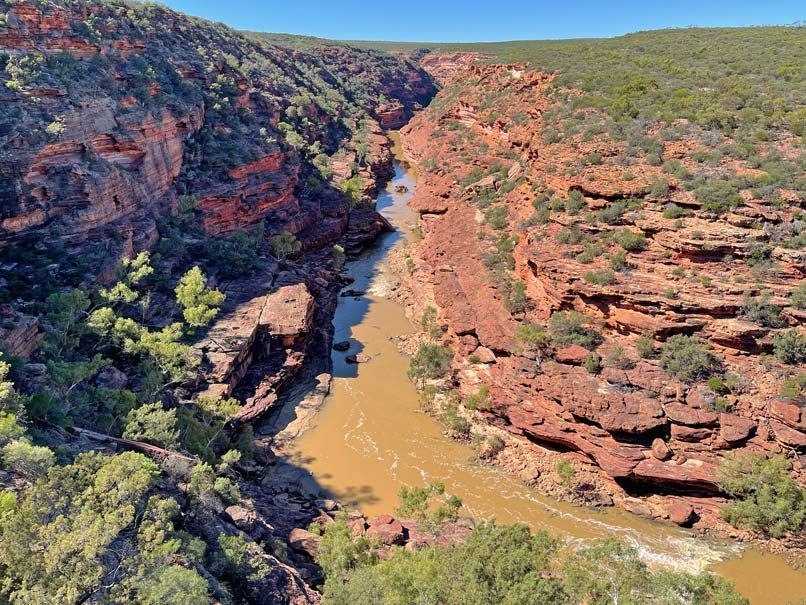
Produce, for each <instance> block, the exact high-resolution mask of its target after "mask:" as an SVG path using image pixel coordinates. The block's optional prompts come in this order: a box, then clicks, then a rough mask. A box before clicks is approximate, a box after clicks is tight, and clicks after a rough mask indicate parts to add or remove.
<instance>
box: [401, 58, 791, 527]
mask: <svg viewBox="0 0 806 605" xmlns="http://www.w3.org/2000/svg"><path fill="white" fill-rule="evenodd" d="M471 59H473V58H472V57H467V58H465V59H462V60H459V58H458V57H456V56H452V55H449V56H447V57H444V58H442V59H439V58H429V57H426V59H425V60H424V63H423V64H424V65H427V66H429V65H432V64H433V65H434V66H435V67H436V66H439V64H440V62H441V61H444V62H445V64H446V65H451V66H453V67H452V68H451V70H452V71H455V70H461V73H462V75H461V77H456V76H455V75H451V76H450V78H451V82H450V83H449V84H448V85H447V89H446V91H445V92H444V93H442V94H441V96H439V97H438V99H437V101H436V102H435V103H434V104H433V105H432V106H431V107H430V108H429V109H428V110H426V111H425V112H423V113H422V114H421V115H419V116H417V117H416V118H415V119H414V120H413V121H412V122H411V123H410V125H409V126H407V127H406V128H405V129H404V130H403V144H404V148H405V150H406V152H407V154H408V155H409V156H410V157H412V159H414V160H416V161H418V162H419V165H420V181H419V184H418V188H417V192H416V193H415V195H414V198H413V199H412V201H411V207H412V208H413V209H414V210H415V211H416V212H417V213H418V214H419V216H420V220H419V224H420V228H421V230H422V233H423V236H424V238H423V240H422V241H421V242H420V243H419V244H418V245H417V246H416V248H415V249H413V250H411V251H409V253H410V254H411V257H412V258H413V259H414V260H415V261H416V262H415V266H416V268H415V270H414V272H413V274H412V276H411V277H410V278H409V279H410V280H412V283H411V286H410V288H409V291H408V298H407V302H408V304H409V309H410V311H411V314H412V317H413V318H414V319H415V320H417V321H419V317H420V316H421V314H422V312H423V310H424V309H425V307H426V306H429V305H431V306H434V307H436V308H437V310H438V318H439V319H438V321H439V324H440V325H441V327H442V328H443V330H444V331H445V334H444V342H445V343H446V344H449V345H450V346H451V347H452V348H453V350H454V352H455V353H456V357H454V360H453V369H454V371H453V379H454V381H455V382H456V384H457V386H458V387H459V389H460V390H461V392H462V393H465V394H467V393H474V392H476V391H478V389H479V387H480V385H485V386H487V387H488V389H489V394H490V400H491V402H492V409H491V410H490V412H489V413H488V414H486V416H487V418H488V420H489V422H491V423H494V424H496V425H497V426H500V427H504V428H506V429H507V430H509V431H510V432H511V433H513V434H515V435H517V436H519V437H521V438H526V439H528V440H529V441H530V442H532V443H533V444H534V445H535V446H537V447H540V446H544V447H547V448H550V449H557V448H559V449H560V450H566V451H572V452H578V453H580V454H582V455H584V457H586V458H587V459H588V460H589V461H591V462H592V463H593V464H594V465H595V466H596V467H598V468H599V469H600V470H601V472H602V473H604V475H605V476H606V477H608V478H609V479H610V480H611V484H610V487H609V488H607V490H608V491H609V492H610V495H612V496H613V497H614V499H615V500H616V502H618V503H621V504H625V503H628V502H629V501H630V500H629V498H630V497H631V496H633V495H645V494H652V493H654V494H660V495H661V497H662V498H665V500H664V502H665V503H666V504H664V505H663V506H662V507H661V508H660V512H658V509H653V510H655V512H653V513H652V514H653V515H656V516H661V517H664V518H671V519H672V520H673V521H674V522H675V523H678V524H681V525H687V524H691V523H695V522H696V523H700V524H702V525H703V526H709V525H710V526H714V525H717V526H718V525H720V524H721V523H722V522H721V520H720V519H719V518H718V516H717V515H715V514H714V511H715V510H716V508H717V507H716V506H713V505H712V504H709V503H708V502H715V503H719V502H720V501H721V500H720V498H721V494H720V490H719V487H718V485H717V473H716V470H717V468H718V466H719V462H720V460H721V458H722V457H723V456H724V455H725V453H726V452H731V453H737V454H739V455H741V454H749V453H783V454H785V455H788V456H791V457H792V458H793V461H794V469H795V471H794V472H795V473H796V475H797V476H798V477H799V479H800V480H801V481H804V480H806V475H804V454H805V453H806V449H804V443H806V439H804V437H806V424H804V422H803V416H804V414H806V412H803V402H802V401H801V400H800V398H797V397H796V398H794V399H781V398H780V396H779V394H778V390H779V388H780V386H781V378H780V377H781V376H786V375H792V369H791V368H787V367H785V366H783V365H782V364H780V363H779V362H776V361H770V359H771V358H770V357H767V362H766V363H765V364H762V363H759V358H758V355H759V354H761V353H769V352H771V351H772V344H771V343H772V338H773V336H774V335H775V334H776V333H778V332H780V331H782V330H786V329H789V328H791V327H795V326H798V325H799V324H800V323H801V322H802V317H801V314H800V312H798V311H797V310H795V309H792V308H790V307H789V306H788V296H789V293H790V292H791V291H792V289H793V288H794V287H795V286H797V285H798V284H799V283H800V282H801V280H802V278H803V276H804V266H805V265H804V258H803V255H802V253H793V251H791V250H789V249H785V248H784V247H782V246H775V244H774V243H772V242H771V240H770V239H769V235H768V232H769V229H768V228H767V229H764V228H762V227H760V226H759V222H758V221H759V219H761V217H763V220H764V221H766V224H767V225H774V224H778V223H785V222H787V221H791V220H792V216H791V212H792V211H791V209H789V208H788V207H786V206H778V207H771V206H769V205H768V204H765V203H764V202H763V201H762V200H758V199H753V198H752V195H751V194H750V192H748V195H747V196H746V199H745V203H744V205H743V206H742V207H741V208H739V209H736V210H735V211H734V213H732V214H728V215H727V216H726V217H725V218H724V219H716V218H715V217H714V216H713V215H712V214H709V213H707V212H703V211H701V210H698V206H697V204H696V202H695V201H694V200H693V199H692V196H691V194H690V192H688V191H686V190H685V189H684V188H683V187H682V186H678V185H677V183H675V182H674V179H671V180H670V182H669V186H668V193H665V194H663V195H661V196H660V197H658V194H657V193H656V192H654V190H653V191H652V192H650V189H651V186H650V185H651V183H653V181H655V180H656V179H658V178H659V176H660V175H659V169H658V168H657V167H656V166H654V165H650V164H646V163H638V164H637V165H635V166H632V167H631V172H632V173H633V176H632V177H631V178H630V180H625V179H624V178H623V174H622V170H621V169H620V168H618V169H617V168H611V167H610V166H609V165H608V164H604V165H603V164H602V163H601V162H596V163H592V164H587V165H586V164H583V163H582V162H581V158H582V157H587V154H591V153H594V152H596V153H597V154H599V155H597V156H596V157H597V158H600V157H607V156H609V155H613V154H615V153H617V151H618V148H617V147H616V144H613V143H609V142H608V140H607V139H606V137H601V138H594V139H593V141H587V140H582V139H581V138H578V137H576V138H571V139H568V140H563V141H560V142H558V141H556V140H546V138H545V136H544V132H543V126H542V121H541V118H542V115H543V114H544V113H545V112H547V111H549V110H550V109H551V108H552V104H553V103H554V101H552V99H551V97H550V95H549V94H548V91H549V86H550V85H551V82H552V79H553V76H552V75H550V74H543V73H540V72H536V71H531V70H529V69H528V68H526V67H525V66H523V65H493V66H478V65H472V60H471ZM438 73H439V72H438ZM443 77H444V76H443ZM489 91H495V96H496V98H498V99H501V100H500V102H498V103H497V104H496V103H495V102H490V101H489V97H485V95H486V94H488V92H489ZM673 147H674V149H673ZM678 147H681V144H680V142H677V143H674V144H670V148H669V150H668V152H667V153H669V155H670V156H671V155H672V154H673V153H676V152H675V150H676V149H677V148H678ZM677 157H680V158H681V161H683V162H684V163H685V162H687V161H690V160H689V159H688V157H687V155H686V154H685V153H683V154H682V155H679V156H677ZM467 158H470V160H469V161H468V159H467ZM569 165H574V166H576V165H579V166H581V168H580V169H579V173H578V174H577V173H575V174H567V173H565V172H571V171H570V170H569V171H565V172H564V171H563V169H562V168H563V166H569ZM544 191H549V193H548V194H546V195H545V199H543V200H541V199H538V200H537V201H535V198H536V197H538V198H539V196H540V192H544ZM574 192H577V193H574ZM552 196H553V197H554V198H555V199H559V200H563V201H562V206H560V205H559V203H558V202H555V203H554V206H555V207H552V205H551V198H552ZM569 196H570V197H574V196H576V197H575V199H576V200H577V203H578V204H579V207H578V208H574V209H572V210H566V209H565V208H566V202H565V201H564V200H565V199H566V198H569ZM569 199H570V198H569ZM671 203H675V204H677V205H678V206H679V207H682V208H685V209H686V210H685V211H683V212H681V213H680V214H679V215H676V218H668V217H667V216H668V213H664V210H665V208H666V207H667V206H668V205H669V204H671ZM569 204H570V202H569ZM542 206H545V207H546V208H547V210H542V212H543V214H542V216H539V217H536V216H535V214H536V213H538V212H541V211H540V208H541V207H542ZM680 216H683V218H682V219H681V218H680ZM741 217H748V220H744V219H743V218H741ZM749 217H755V218H749ZM625 230H630V231H632V232H633V234H637V236H636V239H637V242H638V243H636V244H635V246H634V247H632V246H630V245H629V244H628V245H625V246H624V247H623V249H622V251H621V252H619V253H618V254H616V253H617V251H618V250H619V249H620V248H621V247H620V246H619V245H618V244H617V241H618V237H620V236H619V234H620V233H623V232H624V231H625ZM603 234H605V237H602V236H603ZM608 238H609V239H608ZM759 243H765V245H771V252H770V255H771V257H772V258H775V259H776V267H775V270H774V272H767V273H759V272H758V271H755V272H753V271H752V270H751V268H750V267H749V266H748V265H745V264H741V265H740V264H737V263H736V262H734V259H742V258H748V257H749V256H751V255H752V254H753V253H754V251H755V250H758V246H759ZM619 255H623V258H622V260H621V261H619V262H616V261H610V260H609V259H611V258H614V257H616V258H618V257H619ZM611 265H612V266H613V267H614V268H611ZM751 281H753V282H754V283H755V286H754V287H753V288H749V289H748V287H747V286H741V284H742V283H750V282H751ZM760 292H767V295H766V296H768V299H767V300H768V302H770V304H773V305H775V306H777V308H778V309H779V310H781V311H782V312H781V317H782V318H783V319H782V324H781V325H779V326H776V327H775V328H770V327H765V326H763V325H760V324H759V323H758V322H757V321H753V320H752V319H750V318H749V317H748V315H747V313H746V311H745V309H746V305H747V300H748V297H752V296H755V295H757V294H759V293H760ZM571 310H573V311H577V312H579V313H581V314H583V317H585V318H586V321H587V322H588V323H587V326H588V327H589V329H592V330H595V332H597V333H599V334H600V336H599V337H598V340H596V341H592V344H591V343H589V344H582V345H572V346H567V345H557V346H552V345H550V344H547V343H546V342H545V341H543V342H537V341H534V342H533V341H530V340H529V339H528V338H526V339H524V337H522V336H521V334H522V330H523V327H524V325H527V324H529V325H532V326H544V328H543V329H547V328H545V326H546V325H547V324H548V319H549V318H550V317H551V316H552V314H553V313H555V312H557V311H571ZM675 334H689V335H692V334H694V335H697V336H698V337H699V338H700V339H701V340H702V341H703V342H705V343H708V344H709V345H710V346H711V347H712V349H713V351H714V352H715V354H716V355H717V356H718V357H719V358H720V360H721V363H722V368H723V370H722V375H723V376H726V377H728V378H730V377H731V376H732V378H730V380H732V381H733V383H732V384H731V385H730V387H729V388H728V387H724V386H718V385H712V386H711V387H709V385H710V383H709V385H706V384H705V383H703V382H701V381H694V382H684V381H681V380H678V379H675V378H674V377H672V376H670V375H669V374H667V373H666V372H664V371H663V370H662V369H661V367H660V364H659V361H658V359H657V350H658V348H659V347H660V346H662V345H663V343H664V342H665V341H666V340H667V339H668V338H669V337H670V336H672V335H675ZM642 336H643V337H644V339H646V338H647V337H650V338H651V340H650V341H649V342H650V343H651V344H652V347H654V348H655V353H652V352H647V351H646V350H645V348H646V343H644V345H643V346H644V352H643V353H642V354H643V357H641V356H640V355H639V354H638V351H637V347H638V345H639V342H638V340H639V337H642ZM712 389H716V390H712ZM680 497H683V500H682V501H681V500H680ZM625 506H626V504H625ZM664 506H665V507H666V508H664Z"/></svg>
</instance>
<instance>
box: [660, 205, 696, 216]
mask: <svg viewBox="0 0 806 605" xmlns="http://www.w3.org/2000/svg"><path fill="white" fill-rule="evenodd" d="M689 214H691V211H690V210H685V209H683V208H681V207H680V206H678V205H677V204H669V205H668V206H666V208H664V209H663V218H670V219H678V218H683V217H684V216H688V215H689Z"/></svg>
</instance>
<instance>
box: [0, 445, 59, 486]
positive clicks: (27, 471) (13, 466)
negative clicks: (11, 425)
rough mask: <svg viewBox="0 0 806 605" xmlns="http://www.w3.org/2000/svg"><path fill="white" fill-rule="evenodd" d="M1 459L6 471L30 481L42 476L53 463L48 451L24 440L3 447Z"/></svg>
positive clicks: (53, 458)
mask: <svg viewBox="0 0 806 605" xmlns="http://www.w3.org/2000/svg"><path fill="white" fill-rule="evenodd" d="M2 459H3V466H4V467H5V468H6V469H8V470H9V471H11V472H13V473H17V474H18V475H22V476H23V477H25V478H26V479H29V480H31V481H33V480H34V479H36V478H37V477H40V476H41V475H44V474H45V473H46V472H47V471H48V469H49V468H50V467H51V466H53V464H54V463H55V457H54V455H53V452H52V451H50V449H48V448H46V447H42V446H38V445H33V444H31V443H29V442H28V441H26V440H24V439H19V440H17V441H12V442H11V443H8V444H6V445H5V446H3V449H2Z"/></svg>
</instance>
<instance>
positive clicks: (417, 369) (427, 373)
mask: <svg viewBox="0 0 806 605" xmlns="http://www.w3.org/2000/svg"><path fill="white" fill-rule="evenodd" d="M451 359H453V352H452V351H451V350H450V349H449V348H448V347H443V346H440V345H435V344H422V345H420V348H419V349H418V350H417V354H416V355H415V356H414V357H413V358H412V359H411V362H410V363H409V371H408V375H409V378H411V379H412V380H416V381H417V382H419V383H421V384H422V383H423V382H424V381H426V380H434V379H436V378H442V377H443V376H445V374H447V372H448V370H450V367H451Z"/></svg>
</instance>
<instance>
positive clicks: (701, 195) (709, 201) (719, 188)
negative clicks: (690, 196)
mask: <svg viewBox="0 0 806 605" xmlns="http://www.w3.org/2000/svg"><path fill="white" fill-rule="evenodd" d="M694 196H695V197H696V198H697V200H699V201H700V202H702V209H703V210H707V211H709V212H716V213H722V212H726V211H728V210H729V209H731V208H735V207H737V206H741V205H742V196H741V195H740V194H739V184H738V183H736V182H734V181H718V180H708V181H706V182H704V183H703V184H701V185H700V186H699V187H697V188H696V189H695V190H694Z"/></svg>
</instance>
